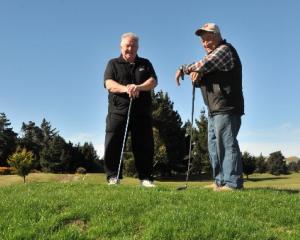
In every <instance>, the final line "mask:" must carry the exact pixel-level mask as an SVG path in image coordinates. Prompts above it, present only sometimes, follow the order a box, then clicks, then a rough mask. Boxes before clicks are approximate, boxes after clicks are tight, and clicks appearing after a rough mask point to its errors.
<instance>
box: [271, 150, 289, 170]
mask: <svg viewBox="0 0 300 240" xmlns="http://www.w3.org/2000/svg"><path fill="white" fill-rule="evenodd" d="M267 169H268V171H269V172H270V173H271V174H273V175H280V174H287V173H288V170H287V166H286V163H285V161H284V156H283V155H282V153H281V151H277V152H273V153H271V154H270V156H269V158H268V160H267Z"/></svg>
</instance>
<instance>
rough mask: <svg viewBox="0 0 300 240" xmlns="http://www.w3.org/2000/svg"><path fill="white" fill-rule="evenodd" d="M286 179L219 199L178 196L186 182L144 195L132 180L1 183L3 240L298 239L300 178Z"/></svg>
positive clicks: (262, 178) (193, 191)
mask: <svg viewBox="0 0 300 240" xmlns="http://www.w3.org/2000/svg"><path fill="white" fill-rule="evenodd" d="M7 177H10V180H12V181H9V180H8V178H7ZM283 177H284V176H281V177H279V178H277V177H276V178H275V179H270V178H274V176H270V175H257V176H253V177H252V178H251V180H250V181H247V182H246V189H245V190H243V191H236V192H230V193H220V192H219V193H217V192H213V191H211V190H207V189H203V188H202V186H203V185H204V184H207V182H192V183H190V184H189V188H188V189H187V190H185V191H176V187H178V186H181V185H183V183H182V182H158V187H157V188H155V189H144V188H141V187H139V186H138V181H137V180H136V179H132V178H125V179H124V181H123V182H122V184H121V185H120V186H107V185H106V184H105V182H104V180H105V177H104V175H98V174H91V175H87V176H85V177H84V180H83V176H81V175H55V174H31V175H30V176H29V177H28V183H27V184H21V183H22V179H21V178H20V177H19V178H20V183H19V182H18V180H17V178H16V179H14V178H12V177H11V176H0V185H2V187H0V196H1V197H0V239H22V240H23V239H24V240H25V239H60V240H61V239H68V240H70V239H101V240H104V239H105V240H106V239H107V240H108V239H109V240H110V239H142V240H143V239H153V240H154V239H159V240H160V239H164V240H165V239H166V240H167V239H170V240H174V239H176V240H177V239H179V240H180V239H182V240H183V239H184V240H185V239H186V240H193V239H195V240H199V239H201V240H202V239H209V240H211V239H247V240H248V239H250V240H251V239H255V240H256V239H268V240H271V239H272V240H273V239H274V240H275V239H295V240H296V239H300V194H299V190H300V189H299V182H296V181H297V180H299V178H300V174H293V175H288V176H286V177H287V178H283ZM272 183H273V186H272ZM4 185H5V186H4ZM274 186H275V187H276V188H277V189H275V188H274ZM284 186H285V187H284ZM290 186H292V187H290ZM297 187H298V190H297ZM284 188H286V189H289V190H283V189H284Z"/></svg>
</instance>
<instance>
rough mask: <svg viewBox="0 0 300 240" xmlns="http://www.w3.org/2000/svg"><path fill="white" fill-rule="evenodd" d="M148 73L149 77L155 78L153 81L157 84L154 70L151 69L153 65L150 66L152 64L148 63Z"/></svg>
mask: <svg viewBox="0 0 300 240" xmlns="http://www.w3.org/2000/svg"><path fill="white" fill-rule="evenodd" d="M148 71H149V75H150V77H153V78H155V80H156V82H157V76H156V73H155V70H154V68H153V65H152V63H151V62H150V61H148Z"/></svg>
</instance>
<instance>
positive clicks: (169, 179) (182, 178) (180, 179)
mask: <svg viewBox="0 0 300 240" xmlns="http://www.w3.org/2000/svg"><path fill="white" fill-rule="evenodd" d="M155 180H156V181H159V182H184V181H185V180H186V175H185V174H184V175H174V176H168V177H161V176H159V177H155ZM212 180H213V179H212V177H211V175H208V174H203V175H191V176H189V182H201V181H212Z"/></svg>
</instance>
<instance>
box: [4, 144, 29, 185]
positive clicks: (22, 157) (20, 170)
mask: <svg viewBox="0 0 300 240" xmlns="http://www.w3.org/2000/svg"><path fill="white" fill-rule="evenodd" d="M33 160H34V156H33V153H32V152H31V151H27V150H26V149H25V148H22V149H18V150H17V151H16V152H15V153H14V154H13V155H11V156H10V157H9V159H8V163H9V165H10V166H11V167H14V168H15V169H16V173H17V174H18V175H19V176H21V177H23V181H24V183H25V177H26V176H27V175H28V174H29V173H30V170H31V166H32V163H33Z"/></svg>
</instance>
